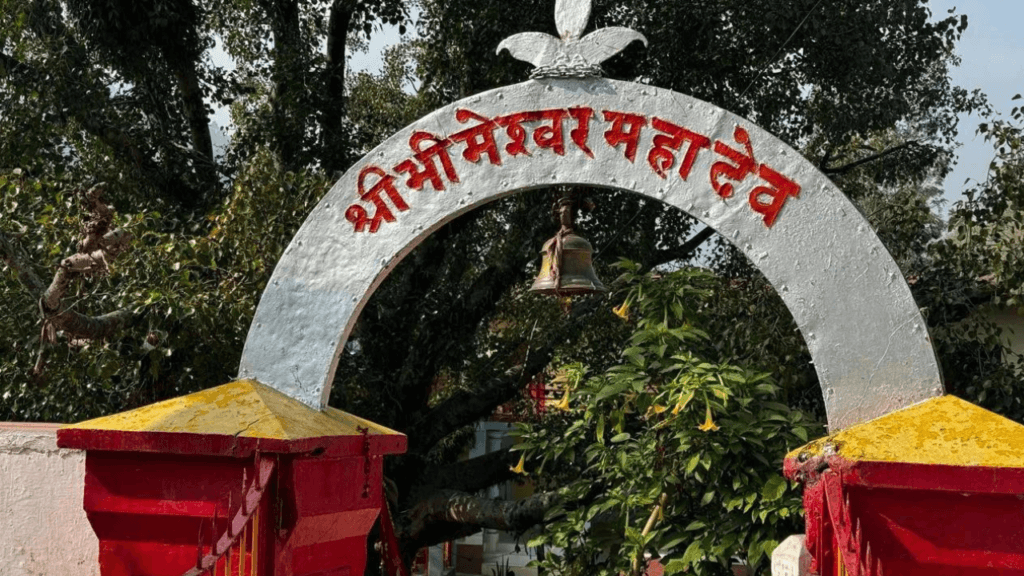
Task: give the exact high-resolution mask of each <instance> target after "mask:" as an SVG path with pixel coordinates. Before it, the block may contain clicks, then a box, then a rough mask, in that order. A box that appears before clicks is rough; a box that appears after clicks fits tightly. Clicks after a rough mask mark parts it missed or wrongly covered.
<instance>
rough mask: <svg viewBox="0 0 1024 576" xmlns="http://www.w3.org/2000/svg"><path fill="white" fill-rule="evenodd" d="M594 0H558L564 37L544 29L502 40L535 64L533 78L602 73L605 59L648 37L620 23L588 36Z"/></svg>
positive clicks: (558, 24)
mask: <svg viewBox="0 0 1024 576" xmlns="http://www.w3.org/2000/svg"><path fill="white" fill-rule="evenodd" d="M589 20H590V0H555V26H556V27H557V28H558V33H559V34H560V35H561V38H555V37H554V36H551V35H550V34H544V33H543V32H523V33H520V34H514V35H512V36H509V37H508V38H506V39H504V40H503V41H502V42H501V44H498V53H499V54H500V53H501V51H502V50H508V51H509V53H510V54H512V57H513V58H515V59H517V60H522V61H524V62H529V63H530V64H533V65H534V69H533V72H531V73H530V77H531V78H581V77H588V76H600V75H601V62H604V61H605V60H607V59H609V58H611V57H612V56H614V55H616V54H618V53H619V52H622V50H623V49H625V48H626V46H628V45H629V43H630V42H632V41H634V40H640V41H641V42H643V43H644V46H646V45H647V38H645V37H644V35H643V34H641V33H639V32H637V31H636V30H631V29H629V28H622V27H618V26H614V27H610V28H601V29H600V30H595V31H593V32H591V33H590V34H587V35H586V36H583V37H582V38H581V37H580V35H581V34H583V29H584V28H586V27H587V21H589Z"/></svg>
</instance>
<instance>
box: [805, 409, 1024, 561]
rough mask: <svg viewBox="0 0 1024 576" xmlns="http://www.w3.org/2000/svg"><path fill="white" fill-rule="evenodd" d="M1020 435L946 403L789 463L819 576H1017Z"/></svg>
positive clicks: (838, 439)
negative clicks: (801, 495) (801, 496)
mask: <svg viewBox="0 0 1024 576" xmlns="http://www.w3.org/2000/svg"><path fill="white" fill-rule="evenodd" d="M1021 446H1024V426H1021V425H1020V424H1017V423H1015V422H1012V421H1010V420H1007V419H1005V418H1003V417H1001V416H998V415H996V414H993V413H991V412H988V411H986V410H983V409H981V408H979V407H977V406H974V405H973V404H970V403H968V402H964V401H963V400H960V399H958V398H956V397H953V396H944V397H940V398H934V399H932V400H928V401H926V402H923V403H921V404H918V405H916V406H912V407H910V408H906V409H904V410H900V411H898V412H894V413H892V414H888V415H886V416H883V417H881V418H878V419H876V420H872V421H870V422H866V423H864V424H860V425H857V426H854V427H852V428H849V429H847V430H843V431H842V432H840V433H838V434H835V435H833V436H830V437H827V438H823V439H820V440H816V441H814V442H812V443H810V444H808V445H807V446H804V447H803V448H800V449H798V450H796V451H794V452H792V453H790V454H789V455H788V456H787V457H786V460H785V473H786V475H787V476H788V477H789V478H790V479H792V480H798V481H800V482H801V483H803V484H804V508H805V510H806V521H807V532H806V546H807V548H808V550H809V551H810V552H811V555H812V557H813V563H812V566H811V569H812V570H814V571H815V572H816V573H817V574H818V575H820V576H883V575H885V576H954V575H955V576H983V575H984V576H996V575H1000V576H1024V496H1022V495H1024V452H1022V451H1021V449H1020V447H1021Z"/></svg>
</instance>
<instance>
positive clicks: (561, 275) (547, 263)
mask: <svg viewBox="0 0 1024 576" xmlns="http://www.w3.org/2000/svg"><path fill="white" fill-rule="evenodd" d="M573 208H574V207H573V201H572V200H571V199H569V198H562V199H561V200H559V201H558V202H557V203H556V205H555V210H556V211H557V213H558V216H559V220H560V221H561V224H562V227H561V229H560V230H559V231H558V233H557V234H555V236H554V237H553V238H551V239H550V240H548V241H547V242H545V243H544V247H543V248H542V249H541V263H540V274H538V275H537V279H536V280H534V281H533V286H531V287H530V292H535V293H537V294H552V295H555V296H575V295H578V294H595V293H598V292H607V291H608V289H607V288H605V286H604V284H602V283H601V280H599V279H598V278H597V273H595V272H594V263H593V260H592V257H593V255H594V248H593V246H591V245H590V242H587V240H586V239H585V238H583V237H582V236H579V235H577V234H576V233H575V232H574V231H573Z"/></svg>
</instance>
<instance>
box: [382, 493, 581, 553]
mask: <svg viewBox="0 0 1024 576" xmlns="http://www.w3.org/2000/svg"><path fill="white" fill-rule="evenodd" d="M560 500H561V497H560V496H559V495H558V494H556V493H554V492H543V493H541V494H537V495H534V496H532V497H530V498H527V499H525V500H514V501H509V500H493V499H491V498H481V497H479V496H475V495H473V494H468V493H465V492H458V491H455V490H440V491H438V492H435V493H434V494H433V495H432V496H431V497H429V498H426V499H424V500H421V501H420V502H419V503H417V504H416V506H415V507H414V508H413V509H412V510H410V511H409V512H408V513H407V514H406V515H405V520H406V521H405V525H404V526H403V527H402V528H401V530H400V535H399V538H400V540H401V541H402V542H403V545H402V549H403V550H418V549H419V548H422V547H424V546H430V545H432V544H437V543H440V542H445V541H448V540H451V539H454V538H456V537H460V536H465V535H469V534H473V533H475V532H477V531H479V530H480V529H482V528H491V529H495V530H505V531H510V532H523V531H525V530H527V529H528V528H531V527H533V526H536V525H537V524H539V523H540V522H541V521H543V520H544V515H545V513H546V512H547V511H548V510H549V509H550V508H551V507H553V506H554V505H556V504H557V503H558V502H559V501H560Z"/></svg>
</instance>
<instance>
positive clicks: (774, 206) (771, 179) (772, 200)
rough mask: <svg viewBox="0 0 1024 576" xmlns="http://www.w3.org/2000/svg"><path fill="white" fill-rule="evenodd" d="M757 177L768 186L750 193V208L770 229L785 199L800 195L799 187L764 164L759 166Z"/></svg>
mask: <svg viewBox="0 0 1024 576" xmlns="http://www.w3.org/2000/svg"><path fill="white" fill-rule="evenodd" d="M758 176H760V177H761V178H763V179H764V180H765V181H767V182H768V184H769V186H758V187H757V188H754V189H753V190H751V191H750V207H751V208H753V209H754V212H757V213H758V214H761V215H762V217H763V218H762V220H763V221H764V223H765V225H766V226H768V227H769V228H771V226H772V224H774V223H775V219H776V218H778V217H779V212H780V211H781V210H782V206H783V205H784V204H785V203H786V198H788V197H790V196H793V197H796V196H799V195H800V185H799V184H797V183H796V182H793V181H792V180H790V179H789V178H786V177H785V176H783V175H782V174H779V173H778V172H776V171H775V170H772V169H771V168H769V167H768V166H767V165H765V164H761V166H760V168H759V169H758Z"/></svg>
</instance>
